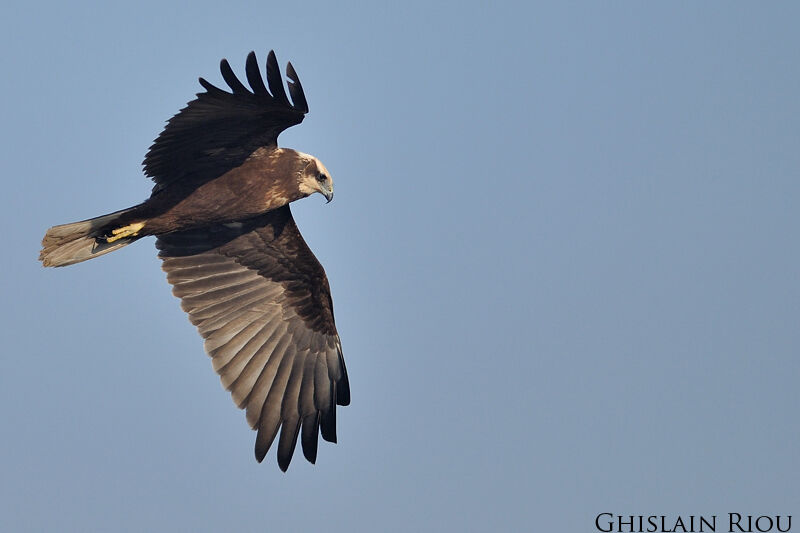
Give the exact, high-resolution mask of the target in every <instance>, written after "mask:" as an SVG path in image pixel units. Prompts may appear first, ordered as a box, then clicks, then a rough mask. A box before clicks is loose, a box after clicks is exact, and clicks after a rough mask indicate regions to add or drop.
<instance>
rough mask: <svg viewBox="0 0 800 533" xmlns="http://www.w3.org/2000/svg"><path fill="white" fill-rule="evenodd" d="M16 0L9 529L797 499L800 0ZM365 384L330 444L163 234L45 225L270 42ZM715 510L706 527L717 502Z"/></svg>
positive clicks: (4, 316)
mask: <svg viewBox="0 0 800 533" xmlns="http://www.w3.org/2000/svg"><path fill="white" fill-rule="evenodd" d="M22 6H23V3H22V2H16V3H11V4H9V5H6V6H4V8H3V16H2V20H0V44H1V45H2V49H3V52H2V56H1V57H2V71H3V76H2V77H1V78H0V96H2V101H3V106H2V108H1V109H2V111H0V113H2V117H1V118H2V121H0V122H1V123H2V125H0V131H2V142H0V152H2V160H3V178H2V179H3V187H4V191H5V192H4V194H3V196H2V199H0V201H2V210H0V222H2V226H1V227H2V231H1V232H0V239H2V246H3V250H4V253H3V255H2V265H3V274H4V275H3V276H2V277H0V284H2V299H3V303H4V305H3V306H2V311H0V314H1V316H0V324H2V326H1V327H2V339H3V344H4V350H3V369H2V372H0V421H2V426H3V430H2V438H1V439H0V477H2V479H3V481H2V483H0V530H2V531H65V532H67V531H123V532H127V531H131V532H134V531H234V530H236V531H303V530H305V531H323V530H324V531H329V532H345V531H347V532H353V531H364V532H371V531H489V530H494V531H523V530H533V531H552V532H562V531H563V532H567V533H569V532H580V531H595V528H594V517H595V516H596V515H597V514H598V513H601V512H611V513H616V514H624V515H628V514H633V515H638V514H643V515H650V514H657V515H660V514H667V515H678V514H681V515H684V516H688V515H690V514H695V515H698V514H703V515H712V514H716V515H719V516H720V517H723V516H726V513H728V512H740V513H752V514H756V515H760V514H771V515H775V514H782V515H786V514H795V515H800V507H798V502H800V485H799V484H798V483H797V473H798V471H800V455H799V454H798V448H797V447H798V442H800V418H798V416H797V412H798V406H800V392H798V377H800V360H799V359H798V353H800V274H799V273H800V245H799V244H798V237H797V234H798V228H800V210H798V200H800V180H799V179H798V175H799V174H800V172H799V171H800V150H799V149H798V146H800V127H799V126H798V124H799V121H798V118H800V99H799V98H798V94H800V74H799V70H798V62H797V57H798V49H800V34H799V33H798V31H797V23H798V20H800V8H799V7H798V4H797V3H788V2H787V3H779V2H775V3H752V2H749V3H737V2H702V3H700V2H669V3H653V2H613V3H608V2H597V3H580V2H578V3H574V2H554V3H551V4H550V5H541V4H537V3H532V2H525V3H522V2H520V3H501V4H499V5H496V6H494V7H488V3H469V2H467V3H464V2H449V3H447V2H444V3H434V4H432V5H429V4H428V3H427V2H414V1H410V2H395V3H370V4H367V3H350V2H277V3H274V2H263V1H259V2H218V1H216V2H205V1H193V2H174V3H165V2H163V1H151V0H144V1H141V2H126V3H116V2H115V3H110V4H109V3H105V2H90V3H86V2H27V3H25V4H24V7H22ZM273 48H274V49H275V51H276V53H277V55H278V59H279V61H280V62H281V64H284V63H285V62H286V61H288V60H291V61H292V63H293V64H294V65H295V67H296V68H297V71H298V73H299V75H300V78H301V80H302V82H303V85H304V87H305V91H306V95H307V97H308V102H309V105H310V108H311V111H310V114H309V115H308V117H307V118H306V121H305V122H304V123H303V124H302V125H301V126H299V127H295V128H292V129H291V130H289V131H287V132H285V133H284V134H283V135H282V136H281V138H280V142H281V144H282V145H283V146H289V147H293V148H297V149H299V150H302V151H304V152H308V153H312V154H314V155H316V156H318V157H319V158H320V159H321V160H322V161H324V162H325V164H326V166H327V167H328V168H329V169H330V171H331V173H332V175H333V177H334V180H335V182H336V199H335V200H334V201H333V202H332V203H331V204H329V205H325V201H324V199H322V198H321V197H319V196H317V197H313V198H310V199H307V200H303V201H301V202H299V203H298V204H296V206H295V208H294V213H295V217H296V219H297V223H298V225H299V227H300V230H301V231H302V233H303V235H304V236H305V238H306V240H307V241H308V242H309V245H310V246H311V248H312V249H313V250H314V252H315V253H316V255H317V257H318V258H319V260H320V261H321V262H322V264H323V265H324V266H325V268H326V270H327V273H328V276H329V278H330V280H331V288H332V292H333V298H334V303H335V308H336V318H337V325H338V329H339V332H340V335H341V338H342V343H343V346H344V353H345V358H346V361H347V365H348V371H349V375H350V382H351V387H352V400H353V401H352V405H351V406H349V407H346V408H342V409H340V410H339V417H338V424H339V444H337V445H331V444H328V443H321V444H320V450H319V456H318V460H317V464H316V466H312V465H310V464H308V463H306V462H305V461H304V460H302V458H301V457H297V456H296V457H295V460H294V461H293V463H292V465H291V468H290V469H289V471H288V473H287V474H283V473H281V472H280V471H279V470H278V467H277V465H276V464H275V456H274V450H273V451H272V452H271V453H270V454H269V455H268V456H267V459H266V460H265V462H264V463H263V464H260V465H259V464H257V463H256V462H255V460H254V458H253V442H254V438H255V433H253V432H252V431H251V430H250V429H249V428H248V427H247V424H246V422H245V419H244V415H243V413H242V412H240V411H238V410H237V409H236V408H235V407H234V405H233V403H232V402H231V400H230V398H229V395H228V393H227V392H225V391H224V390H223V389H222V387H221V386H220V384H219V380H218V378H217V376H216V375H215V374H214V372H213V371H212V369H211V365H210V362H209V360H208V358H207V356H206V355H205V353H204V351H203V347H202V341H201V339H200V337H199V335H197V332H196V331H195V328H194V327H192V326H191V324H190V323H189V321H188V320H187V318H186V316H185V315H184V313H183V312H182V311H181V309H180V306H179V302H178V300H177V299H176V298H175V297H173V296H172V295H171V292H170V287H169V286H168V284H167V282H166V279H165V275H164V274H163V272H162V271H161V270H160V265H159V261H158V259H157V258H156V251H155V249H154V246H153V239H152V238H148V239H146V240H143V241H141V242H139V243H137V244H136V245H134V246H130V247H128V248H125V249H124V250H122V251H119V252H116V253H114V254H111V255H109V256H105V257H102V258H99V259H97V260H94V261H90V262H87V263H83V264H80V265H76V266H73V267H68V268H64V269H57V270H56V269H47V270H45V269H43V268H42V267H41V266H40V265H39V263H38V262H37V261H36V257H37V254H38V251H39V243H40V240H41V237H42V235H43V234H44V231H45V230H46V229H47V228H48V227H49V226H51V225H54V224H58V223H65V222H70V221H74V220H79V219H83V218H88V217H91V216H96V215H100V214H103V213H106V212H109V211H113V210H116V209H121V208H123V207H127V206H129V205H132V204H134V203H137V202H139V201H141V200H143V199H144V198H145V197H146V196H147V195H148V194H149V190H150V185H151V184H150V182H149V181H148V180H146V179H145V178H144V177H143V175H142V173H141V167H140V163H141V160H142V158H143V156H144V153H145V151H146V150H147V148H148V146H149V145H150V143H151V142H152V140H153V139H154V138H155V137H156V135H157V134H158V133H159V131H160V130H161V128H162V126H163V124H164V121H165V120H166V119H168V118H169V117H170V116H172V115H173V114H174V113H176V112H177V111H178V110H179V109H180V108H181V107H183V106H184V104H185V103H186V102H187V101H188V100H190V99H192V98H193V95H194V93H196V92H198V91H199V90H201V88H200V86H199V84H198V83H197V78H198V76H203V77H205V78H207V79H208V80H209V81H211V82H212V83H221V76H220V74H219V71H218V62H219V60H220V59H221V58H223V57H226V58H228V59H229V60H230V61H231V64H232V65H233V67H234V69H235V70H236V71H237V72H238V73H242V72H243V68H244V59H245V56H246V54H247V53H248V52H249V51H250V50H255V51H256V52H257V53H258V54H259V57H260V58H261V59H262V60H263V59H264V58H265V57H266V53H267V52H268V51H269V50H270V49H273ZM718 529H719V530H721V528H718Z"/></svg>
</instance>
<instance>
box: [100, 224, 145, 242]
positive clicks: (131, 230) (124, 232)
mask: <svg viewBox="0 0 800 533" xmlns="http://www.w3.org/2000/svg"><path fill="white" fill-rule="evenodd" d="M143 227H144V222H134V223H133V224H128V225H127V226H122V227H121V228H117V229H115V230H111V234H112V235H111V237H106V242H114V241H118V240H120V239H124V238H125V237H136V236H137V235H139V231H140V230H141V229H142V228H143Z"/></svg>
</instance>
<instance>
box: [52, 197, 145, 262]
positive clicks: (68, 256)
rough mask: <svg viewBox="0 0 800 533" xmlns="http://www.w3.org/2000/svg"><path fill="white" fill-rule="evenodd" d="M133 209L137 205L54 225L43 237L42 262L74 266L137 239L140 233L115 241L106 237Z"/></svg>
mask: <svg viewBox="0 0 800 533" xmlns="http://www.w3.org/2000/svg"><path fill="white" fill-rule="evenodd" d="M133 209H135V207H131V208H129V209H123V210H122V211H116V212H114V213H109V214H108V215H103V216H101V217H96V218H90V219H89V220H83V221H81V222H73V223H71V224H62V225H61V226H53V227H52V228H50V229H49V230H47V233H45V235H44V239H42V251H41V252H39V261H41V262H42V265H43V266H46V267H49V266H52V267H60V266H67V265H73V264H75V263H80V262H81V261H86V260H87V259H94V258H95V257H97V256H100V255H103V254H107V253H108V252H113V251H114V250H116V249H118V248H122V247H123V246H127V245H128V244H130V243H132V242H134V241H136V240H138V239H139V238H140V237H139V236H131V237H123V238H120V239H118V240H115V241H113V242H107V241H106V239H105V237H106V236H107V235H110V234H111V230H112V229H113V228H114V227H116V225H115V224H114V222H115V221H116V220H117V219H119V218H120V217H121V216H122V215H124V214H125V213H128V212H129V211H132V210H133Z"/></svg>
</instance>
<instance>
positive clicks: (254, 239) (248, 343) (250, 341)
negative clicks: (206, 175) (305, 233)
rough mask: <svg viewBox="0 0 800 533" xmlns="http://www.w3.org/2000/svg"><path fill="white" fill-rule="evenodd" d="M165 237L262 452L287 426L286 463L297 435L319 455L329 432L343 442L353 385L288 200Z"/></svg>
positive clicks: (281, 458) (166, 255)
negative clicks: (340, 412)
mask: <svg viewBox="0 0 800 533" xmlns="http://www.w3.org/2000/svg"><path fill="white" fill-rule="evenodd" d="M156 246H157V247H158V248H159V250H160V253H159V257H160V258H161V259H162V261H163V263H162V268H163V269H164V271H166V273H167V280H168V281H169V282H170V283H171V284H172V285H173V289H172V292H173V293H174V294H175V296H177V297H179V298H180V299H181V306H182V307H183V309H184V311H186V312H187V313H189V320H191V322H192V323H193V324H194V325H195V326H197V329H198V330H199V331H200V334H201V335H202V336H203V338H204V339H205V348H206V351H207V352H208V354H209V355H210V356H211V358H212V364H213V366H214V370H216V371H217V373H218V374H219V375H220V378H221V380H222V384H223V386H224V387H225V388H227V389H228V390H229V391H230V392H231V395H232V396H233V400H234V402H235V403H236V405H237V406H239V407H240V408H243V409H246V413H247V421H248V422H249V423H250V426H251V427H252V428H253V429H256V430H257V431H258V435H257V437H256V445H255V453H256V459H257V460H258V461H259V462H260V461H261V460H262V459H263V458H264V456H265V455H266V454H267V451H268V450H269V447H270V445H271V444H272V442H273V440H274V439H275V436H276V435H277V432H278V428H281V433H280V437H279V439H278V465H279V466H280V468H281V469H282V470H284V471H285V470H286V469H287V468H288V467H289V462H290V461H291V458H292V454H293V453H294V448H295V445H296V443H297V437H298V434H300V435H301V439H300V440H301V443H302V448H303V454H304V455H305V457H306V459H308V460H309V461H310V462H312V463H313V462H314V461H315V460H316V456H317V436H318V433H319V432H320V431H321V433H322V438H323V439H325V440H327V441H330V442H336V405H337V404H338V405H348V404H349V403H350V385H349V382H348V379H347V370H346V369H345V365H344V359H343V358H342V347H341V343H340V341H339V335H338V334H337V332H336V326H335V324H334V319H333V302H332V300H331V295H330V289H329V287H328V279H327V277H326V276H325V271H324V270H323V268H322V266H321V265H320V264H319V262H318V261H317V259H316V257H314V254H313V253H312V252H311V250H310V249H309V248H308V245H306V243H305V241H304V240H303V237H302V236H301V235H300V232H299V231H298V229H297V226H296V225H295V223H294V219H293V218H292V214H291V211H290V209H289V206H288V205H287V206H284V207H281V208H279V209H276V210H274V211H271V212H269V213H267V214H265V215H262V216H259V217H256V218H252V219H248V220H245V221H242V222H236V223H228V224H219V225H214V226H209V227H205V228H198V229H193V230H189V231H182V232H175V233H170V234H166V235H160V236H159V237H158V241H157V243H156Z"/></svg>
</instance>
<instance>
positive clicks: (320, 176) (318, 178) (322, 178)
mask: <svg viewBox="0 0 800 533" xmlns="http://www.w3.org/2000/svg"><path fill="white" fill-rule="evenodd" d="M326 179H328V176H326V175H325V174H322V173H320V174H317V181H318V182H320V183H322V182H324V181H325V180H326Z"/></svg>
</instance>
